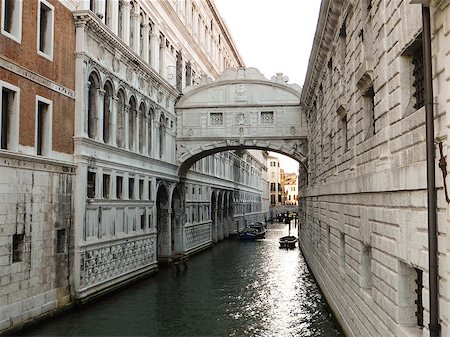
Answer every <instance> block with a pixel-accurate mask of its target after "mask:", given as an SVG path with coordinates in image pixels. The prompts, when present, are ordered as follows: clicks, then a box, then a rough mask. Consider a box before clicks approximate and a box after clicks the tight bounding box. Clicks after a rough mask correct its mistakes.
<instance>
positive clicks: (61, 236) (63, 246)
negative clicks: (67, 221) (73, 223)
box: [56, 228, 67, 254]
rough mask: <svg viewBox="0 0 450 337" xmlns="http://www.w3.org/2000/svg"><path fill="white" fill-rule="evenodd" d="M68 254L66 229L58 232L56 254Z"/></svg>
mask: <svg viewBox="0 0 450 337" xmlns="http://www.w3.org/2000/svg"><path fill="white" fill-rule="evenodd" d="M66 252H67V236H66V229H65V228H61V229H57V230H56V253H57V254H65V253H66Z"/></svg>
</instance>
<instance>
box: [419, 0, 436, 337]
mask: <svg viewBox="0 0 450 337" xmlns="http://www.w3.org/2000/svg"><path fill="white" fill-rule="evenodd" d="M422 24H423V33H422V42H423V63H424V77H425V78H424V82H425V83H424V86H425V113H426V151H427V194H428V265H429V286H430V289H429V291H430V324H429V325H428V328H429V329H430V337H439V336H440V325H439V302H438V301H439V294H438V240H437V234H438V233H437V221H436V218H437V214H436V213H437V200H436V199H437V197H436V177H435V148H434V112H433V74H432V65H431V62H432V60H431V28H430V7H429V6H427V5H424V4H422Z"/></svg>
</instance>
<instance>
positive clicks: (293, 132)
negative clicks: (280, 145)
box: [290, 126, 295, 135]
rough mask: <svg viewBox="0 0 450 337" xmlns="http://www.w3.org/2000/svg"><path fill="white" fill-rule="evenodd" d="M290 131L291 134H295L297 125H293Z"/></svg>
mask: <svg viewBox="0 0 450 337" xmlns="http://www.w3.org/2000/svg"><path fill="white" fill-rule="evenodd" d="M290 131H291V135H294V134H295V126H291V128H290Z"/></svg>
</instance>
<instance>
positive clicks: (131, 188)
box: [128, 178, 135, 199]
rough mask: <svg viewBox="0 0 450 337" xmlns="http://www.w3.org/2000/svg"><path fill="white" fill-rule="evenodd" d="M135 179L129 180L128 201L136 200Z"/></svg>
mask: <svg viewBox="0 0 450 337" xmlns="http://www.w3.org/2000/svg"><path fill="white" fill-rule="evenodd" d="M134 197H135V195H134V178H128V199H134Z"/></svg>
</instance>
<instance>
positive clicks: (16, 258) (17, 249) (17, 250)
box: [12, 233, 25, 263]
mask: <svg viewBox="0 0 450 337" xmlns="http://www.w3.org/2000/svg"><path fill="white" fill-rule="evenodd" d="M24 238H25V234H23V233H21V234H13V237H12V263H16V262H22V261H23V260H24V259H23V257H24V251H25V242H24Z"/></svg>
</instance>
